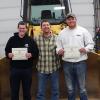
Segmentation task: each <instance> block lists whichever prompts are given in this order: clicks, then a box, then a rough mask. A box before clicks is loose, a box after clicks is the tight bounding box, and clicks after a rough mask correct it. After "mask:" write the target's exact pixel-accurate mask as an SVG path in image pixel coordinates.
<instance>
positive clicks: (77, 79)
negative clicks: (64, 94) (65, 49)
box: [63, 61, 88, 100]
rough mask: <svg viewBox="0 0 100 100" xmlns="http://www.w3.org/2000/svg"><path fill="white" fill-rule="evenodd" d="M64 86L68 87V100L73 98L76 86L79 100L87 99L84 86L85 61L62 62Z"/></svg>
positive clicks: (73, 99)
mask: <svg viewBox="0 0 100 100" xmlns="http://www.w3.org/2000/svg"><path fill="white" fill-rule="evenodd" d="M63 69H64V75H65V81H66V86H67V88H68V100H75V98H76V89H77V88H76V87H78V89H79V92H80V100H88V98H87V92H86V88H85V81H86V71H87V66H86V61H80V62H76V63H73V62H66V61H64V62H63Z"/></svg>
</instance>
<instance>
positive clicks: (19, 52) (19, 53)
mask: <svg viewBox="0 0 100 100" xmlns="http://www.w3.org/2000/svg"><path fill="white" fill-rule="evenodd" d="M27 52H28V51H27V48H12V53H13V55H14V56H13V58H12V60H27V58H26V53H27Z"/></svg>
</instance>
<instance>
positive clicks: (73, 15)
mask: <svg viewBox="0 0 100 100" xmlns="http://www.w3.org/2000/svg"><path fill="white" fill-rule="evenodd" d="M69 17H73V18H76V16H75V14H73V13H68V14H67V15H66V19H68V18H69Z"/></svg>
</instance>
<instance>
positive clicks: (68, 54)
mask: <svg viewBox="0 0 100 100" xmlns="http://www.w3.org/2000/svg"><path fill="white" fill-rule="evenodd" d="M79 57H80V52H79V48H78V47H67V48H65V49H64V58H65V59H66V58H69V59H75V58H79Z"/></svg>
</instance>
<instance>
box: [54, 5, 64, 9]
mask: <svg viewBox="0 0 100 100" xmlns="http://www.w3.org/2000/svg"><path fill="white" fill-rule="evenodd" d="M62 9H65V7H64V6H61V7H54V10H62Z"/></svg>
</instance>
